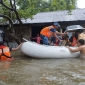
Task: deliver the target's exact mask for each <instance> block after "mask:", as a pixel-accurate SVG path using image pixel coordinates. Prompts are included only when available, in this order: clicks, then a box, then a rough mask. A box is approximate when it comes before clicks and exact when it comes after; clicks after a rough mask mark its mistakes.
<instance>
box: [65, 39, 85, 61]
mask: <svg viewBox="0 0 85 85" xmlns="http://www.w3.org/2000/svg"><path fill="white" fill-rule="evenodd" d="M84 44H85V41H84V40H83V39H79V40H78V43H77V45H78V47H77V48H75V49H72V48H70V47H69V46H66V47H67V48H68V49H69V50H70V51H71V52H79V51H80V58H83V59H85V45H84Z"/></svg>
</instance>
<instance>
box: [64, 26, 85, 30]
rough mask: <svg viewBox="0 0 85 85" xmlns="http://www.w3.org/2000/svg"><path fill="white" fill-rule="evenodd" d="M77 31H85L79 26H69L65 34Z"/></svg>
mask: <svg viewBox="0 0 85 85" xmlns="http://www.w3.org/2000/svg"><path fill="white" fill-rule="evenodd" d="M79 29H85V28H84V27H82V26H80V25H71V26H68V27H67V28H66V30H65V32H68V31H75V30H79Z"/></svg>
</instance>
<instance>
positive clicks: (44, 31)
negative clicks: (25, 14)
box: [40, 26, 54, 38]
mask: <svg viewBox="0 0 85 85" xmlns="http://www.w3.org/2000/svg"><path fill="white" fill-rule="evenodd" d="M50 28H54V26H49V27H45V28H43V29H42V30H41V32H40V34H42V35H44V36H46V37H48V38H50V37H51V36H52V35H53V32H52V31H50Z"/></svg>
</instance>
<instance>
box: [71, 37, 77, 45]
mask: <svg viewBox="0 0 85 85" xmlns="http://www.w3.org/2000/svg"><path fill="white" fill-rule="evenodd" d="M76 43H77V40H76V38H75V37H73V42H72V43H71V45H72V46H75V45H76Z"/></svg>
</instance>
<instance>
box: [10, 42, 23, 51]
mask: <svg viewBox="0 0 85 85" xmlns="http://www.w3.org/2000/svg"><path fill="white" fill-rule="evenodd" d="M21 45H22V43H21V44H19V45H18V46H17V47H16V48H12V49H11V51H17V50H18V49H19V48H20V47H21Z"/></svg>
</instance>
